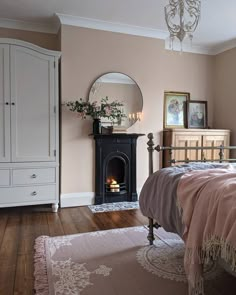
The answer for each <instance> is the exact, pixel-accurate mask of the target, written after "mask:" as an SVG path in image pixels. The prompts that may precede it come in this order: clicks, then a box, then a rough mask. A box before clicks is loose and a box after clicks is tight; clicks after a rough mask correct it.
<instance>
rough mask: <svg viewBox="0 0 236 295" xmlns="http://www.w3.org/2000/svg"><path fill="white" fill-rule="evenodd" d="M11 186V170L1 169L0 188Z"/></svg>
mask: <svg viewBox="0 0 236 295" xmlns="http://www.w3.org/2000/svg"><path fill="white" fill-rule="evenodd" d="M9 185H10V170H7V169H1V170H0V186H9Z"/></svg>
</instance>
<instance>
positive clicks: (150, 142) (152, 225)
mask: <svg viewBox="0 0 236 295" xmlns="http://www.w3.org/2000/svg"><path fill="white" fill-rule="evenodd" d="M147 137H148V142H147V145H148V148H147V149H148V158H149V175H151V174H152V173H153V152H154V151H157V152H162V151H168V153H169V159H170V160H169V163H170V166H172V165H173V164H176V163H191V162H219V163H223V162H228V163H234V162H236V159H225V158H224V151H225V150H229V151H231V150H236V146H223V145H220V146H214V147H209V146H201V147H197V146H196V147H187V146H185V147H174V146H167V147H165V146H160V145H157V146H155V144H154V141H153V133H149V134H148V136H147ZM175 150H186V151H187V150H201V152H202V155H203V151H204V150H219V158H218V159H213V160H212V159H211V160H207V159H206V158H203V160H189V159H188V158H186V159H183V160H175V159H174V158H173V151H175ZM148 220H149V225H148V227H149V232H148V236H147V239H148V240H149V244H150V245H153V241H154V240H155V237H154V233H153V230H154V228H156V229H157V228H159V227H161V225H160V224H158V223H157V222H154V220H153V218H151V217H148Z"/></svg>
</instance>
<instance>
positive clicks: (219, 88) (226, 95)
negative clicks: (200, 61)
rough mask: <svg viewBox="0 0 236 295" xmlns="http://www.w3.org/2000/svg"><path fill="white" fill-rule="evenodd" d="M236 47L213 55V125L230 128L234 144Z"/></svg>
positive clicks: (235, 133)
mask: <svg viewBox="0 0 236 295" xmlns="http://www.w3.org/2000/svg"><path fill="white" fill-rule="evenodd" d="M235 77H236V48H234V49H231V50H228V51H225V52H223V53H221V54H218V55H217V56H215V70H214V80H215V84H214V85H215V87H214V120H213V122H214V127H215V128H226V129H230V130H231V145H236V124H235V110H236V78H235Z"/></svg>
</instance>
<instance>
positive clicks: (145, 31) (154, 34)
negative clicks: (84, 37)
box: [56, 13, 168, 40]
mask: <svg viewBox="0 0 236 295" xmlns="http://www.w3.org/2000/svg"><path fill="white" fill-rule="evenodd" d="M56 16H57V17H58V18H59V20H60V23H61V24H62V25H69V26H76V27H83V28H90V29H96V30H103V31H109V32H115V33H123V34H129V35H135V36H143V37H151V38H157V39H162V40H164V39H166V38H167V36H168V33H167V32H166V31H162V30H157V29H152V28H144V27H139V26H133V25H128V24H121V23H115V22H108V21H102V20H98V19H92V18H85V17H80V16H73V15H66V14H60V13H56Z"/></svg>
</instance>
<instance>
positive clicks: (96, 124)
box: [93, 118, 101, 134]
mask: <svg viewBox="0 0 236 295" xmlns="http://www.w3.org/2000/svg"><path fill="white" fill-rule="evenodd" d="M100 133H101V120H100V119H99V118H95V119H93V134H100Z"/></svg>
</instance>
